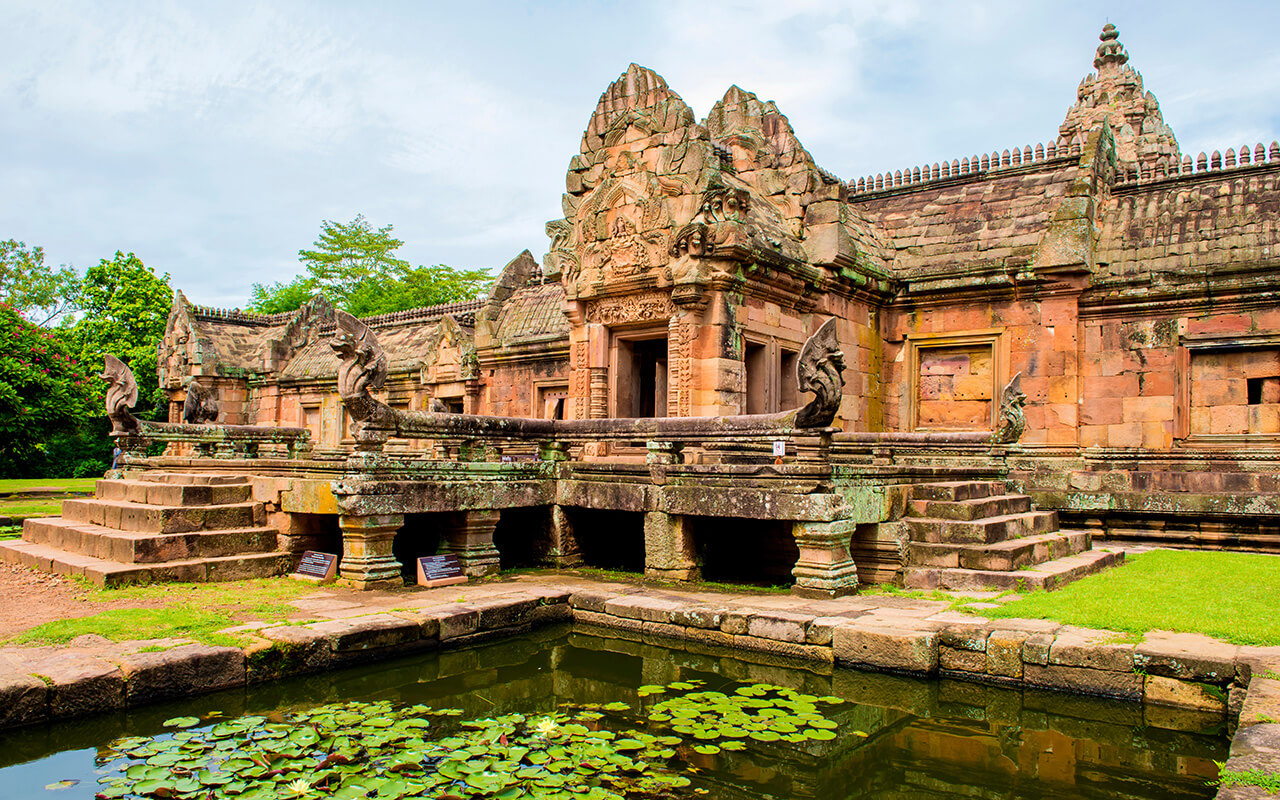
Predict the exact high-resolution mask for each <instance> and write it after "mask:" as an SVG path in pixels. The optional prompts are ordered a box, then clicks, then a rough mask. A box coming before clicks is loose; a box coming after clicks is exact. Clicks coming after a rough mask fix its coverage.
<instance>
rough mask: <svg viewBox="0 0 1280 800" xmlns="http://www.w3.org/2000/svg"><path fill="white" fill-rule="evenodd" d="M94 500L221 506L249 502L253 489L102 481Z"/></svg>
mask: <svg viewBox="0 0 1280 800" xmlns="http://www.w3.org/2000/svg"><path fill="white" fill-rule="evenodd" d="M94 496H95V497H97V498H98V499H99V500H116V501H119V502H124V503H142V504H145V505H152V506H208V505H215V506H221V505H230V504H233V503H247V502H249V500H250V499H251V498H252V496H253V487H252V486H250V485H249V484H247V483H232V484H214V485H211V484H194V483H156V482H155V481H134V480H101V481H98V482H97V484H96V485H95V486H94Z"/></svg>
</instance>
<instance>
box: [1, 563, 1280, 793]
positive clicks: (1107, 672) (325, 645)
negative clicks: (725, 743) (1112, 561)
mask: <svg viewBox="0 0 1280 800" xmlns="http://www.w3.org/2000/svg"><path fill="white" fill-rule="evenodd" d="M938 617H943V619H939V618H936V617H935V618H932V619H925V618H915V617H909V616H902V617H899V616H895V617H893V618H891V619H888V618H877V617H876V616H875V615H874V614H869V615H867V616H866V618H858V617H848V616H825V617H824V616H816V615H814V614H811V613H810V614H803V613H796V612H792V611H780V610H761V609H749V608H741V607H739V608H726V607H723V606H718V605H714V604H698V603H684V602H679V601H674V600H666V599H660V598H654V597H648V596H645V595H640V594H630V593H626V592H616V591H608V590H595V589H575V590H570V589H560V588H555V587H532V588H522V589H520V590H518V591H516V592H513V593H511V594H510V595H504V596H500V597H491V598H487V599H484V600H473V601H468V602H461V603H449V604H444V605H440V606H435V607H430V608H426V609H420V610H414V611H391V612H383V613H375V614H369V615H365V616H357V617H352V618H348V619H339V620H325V621H320V622H310V623H305V624H289V625H277V626H273V627H264V628H257V629H254V630H251V631H246V633H247V634H248V635H249V636H251V637H252V641H251V642H250V643H249V644H248V645H247V646H245V647H243V648H237V647H217V646H211V645H201V644H184V645H178V646H176V647H172V648H168V649H163V650H155V651H147V649H146V648H144V649H143V650H142V651H136V652H131V653H126V654H123V655H118V656H111V657H103V656H99V655H76V654H74V653H72V652H67V653H60V654H59V655H58V657H56V658H49V657H45V658H41V659H39V660H38V661H36V662H33V663H32V664H30V665H25V666H27V667H30V668H29V669H27V668H25V667H24V665H16V666H15V665H11V666H10V667H8V668H6V669H5V670H4V671H3V672H0V728H13V727H18V726H23V725H32V724H36V723H40V722H48V721H54V720H60V719H68V718H72V717H78V716H83V715H87V714H93V713H99V712H104V711H113V710H119V709H123V708H129V707H134V706H140V705H145V704H148V703H153V702H157V701H161V700H170V699H175V698H180V697H184V696H189V695H195V694H202V693H206V692H214V691H219V690H222V689H229V688H235V687H237V686H246V685H250V684H258V683H265V682H269V681H274V680H278V679H281V678H286V677H292V676H296V675H305V674H309V673H316V672H323V671H326V670H331V669H339V668H342V667H347V666H353V665H357V664H364V663H372V662H376V661H381V660H385V659H389V658H397V657H400V656H404V655H410V654H413V653H418V652H426V651H430V650H434V649H441V648H453V647H461V646H465V645H468V644H472V643H478V642H480V641H489V640H494V639H500V638H504V637H506V636H511V635H516V634H519V633H524V632H527V631H529V630H531V629H533V628H534V627H539V626H543V625H548V624H554V623H559V622H578V623H585V624H587V625H592V626H597V627H602V628H607V629H611V630H615V631H623V632H631V633H633V634H639V635H642V636H643V635H651V636H656V637H665V638H671V639H680V640H685V641H692V642H699V643H702V644H705V645H710V646H721V647H727V648H732V649H736V650H743V651H752V652H756V653H764V654H770V655H774V656H782V657H789V658H797V659H803V660H806V661H810V662H819V663H823V664H828V665H839V666H842V667H854V668H860V669H871V670H877V671H885V672H894V673H901V674H909V675H916V676H925V677H942V678H950V679H957V680H962V681H974V682H980V683H989V684H998V685H1003V686H1009V687H1011V688H1018V687H1023V688H1030V689H1047V690H1053V691H1061V692H1069V693H1075V694H1090V695H1097V696H1102V697H1109V698H1114V699H1119V700H1128V701H1132V702H1141V703H1142V704H1143V705H1144V708H1161V707H1163V708H1170V709H1189V710H1192V711H1195V712H1199V713H1202V714H1205V715H1211V716H1216V717H1218V718H1220V719H1226V720H1234V719H1238V725H1237V730H1236V732H1235V736H1234V738H1233V740H1232V744H1231V751H1230V753H1231V754H1230V760H1229V761H1228V762H1227V767H1226V768H1227V769H1229V770H1234V771H1248V770H1262V771H1264V772H1272V773H1275V772H1280V648H1253V647H1243V646H1237V645H1229V644H1225V643H1222V642H1217V641H1215V640H1212V639H1209V638H1207V637H1203V636H1195V635H1189V634H1161V633H1159V632H1157V633H1156V634H1149V635H1148V637H1147V640H1146V641H1144V642H1142V643H1141V644H1131V643H1126V642H1125V641H1124V637H1123V636H1121V635H1119V634H1115V633H1112V632H1108V631H1097V630H1089V629H1084V628H1075V627H1071V626H1064V625H1059V624H1057V623H1054V622H1051V621H1046V620H1025V619H993V620H983V619H980V618H972V617H965V616H963V615H959V614H942V615H938ZM1218 797H1219V798H1220V800H1251V798H1255V797H1274V795H1268V794H1266V793H1265V792H1263V790H1261V789H1258V788H1257V787H1249V786H1235V787H1226V788H1223V789H1222V790H1221V791H1220V792H1219V793H1218Z"/></svg>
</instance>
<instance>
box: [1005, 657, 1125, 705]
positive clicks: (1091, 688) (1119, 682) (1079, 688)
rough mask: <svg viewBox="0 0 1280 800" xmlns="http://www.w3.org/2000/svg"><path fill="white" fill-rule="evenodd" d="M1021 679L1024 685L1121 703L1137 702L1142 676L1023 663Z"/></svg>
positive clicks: (1112, 671)
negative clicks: (1122, 700)
mask: <svg viewBox="0 0 1280 800" xmlns="http://www.w3.org/2000/svg"><path fill="white" fill-rule="evenodd" d="M1022 680H1023V682H1024V683H1025V684H1026V685H1027V686H1034V687H1039V688H1043V689H1055V690H1058V691H1063V692H1076V693H1079V694H1095V695H1099V696H1101V697H1117V698H1122V699H1125V700H1138V699H1140V698H1141V697H1142V676H1141V675H1138V674H1137V673H1135V672H1133V671H1132V670H1130V671H1129V672H1116V671H1114V670H1107V669H1091V668H1089V667H1069V666H1062V665H1058V664H1051V665H1049V666H1040V665H1039V664H1027V663H1025V662H1024V663H1023V668H1022Z"/></svg>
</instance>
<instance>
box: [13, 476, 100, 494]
mask: <svg viewBox="0 0 1280 800" xmlns="http://www.w3.org/2000/svg"><path fill="white" fill-rule="evenodd" d="M97 480H98V479H97V478H10V479H6V480H0V494H3V493H5V492H21V491H23V490H26V489H46V488H48V489H61V490H63V491H65V492H92V491H93V484H94V482H95V481H97Z"/></svg>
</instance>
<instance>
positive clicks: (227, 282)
mask: <svg viewBox="0 0 1280 800" xmlns="http://www.w3.org/2000/svg"><path fill="white" fill-rule="evenodd" d="M1108 14H1110V15H1112V17H1111V18H1112V21H1114V22H1116V24H1117V25H1119V27H1120V29H1121V35H1122V40H1123V41H1125V43H1126V44H1127V45H1129V46H1130V51H1131V52H1132V53H1133V63H1134V65H1135V66H1136V67H1137V68H1138V69H1140V70H1142V71H1143V74H1144V77H1145V78H1146V81H1147V86H1148V88H1150V89H1152V90H1153V91H1155V93H1156V94H1157V95H1158V96H1159V98H1160V100H1161V107H1162V109H1163V111H1164V113H1165V118H1166V120H1167V121H1168V122H1169V123H1170V124H1171V125H1172V126H1173V127H1174V129H1175V131H1176V132H1177V133H1178V135H1179V140H1180V142H1181V143H1182V144H1183V147H1184V149H1186V150H1190V151H1193V152H1198V150H1200V149H1206V150H1213V149H1222V148H1225V147H1226V146H1238V145H1239V144H1241V143H1252V142H1253V141H1255V140H1258V139H1261V140H1263V141H1265V142H1270V141H1271V140H1272V139H1274V138H1277V135H1278V131H1277V126H1278V125H1280V119H1277V114H1276V111H1275V109H1276V108H1280V57H1277V56H1276V55H1275V54H1274V52H1275V49H1274V45H1273V44H1272V43H1271V41H1270V38H1271V36H1272V33H1271V31H1273V30H1274V29H1275V22H1276V21H1277V16H1278V15H1280V12H1278V11H1277V10H1276V8H1275V7H1273V6H1272V5H1270V4H1265V3H1252V4H1244V3H1240V4H1235V5H1231V4H1228V5H1227V6H1226V7H1224V8H1221V9H1219V10H1217V11H1216V12H1215V13H1214V14H1213V15H1207V14H1204V13H1202V12H1201V10H1200V8H1199V6H1198V5H1196V4H1192V3H1186V4H1183V5H1181V6H1179V5H1178V4H1168V3H1162V4H1154V3H1125V4H1123V5H1121V6H1118V7H1115V8H1112V7H1111V6H1110V5H1108V4H1104V3H1102V2H1100V1H1099V0H1086V2H1083V3H1076V4H1071V5H1067V6H1064V5H1062V4H1056V5H1048V4H1037V3H1025V2H1014V1H1013V0H983V1H981V2H979V0H969V1H968V2H927V1H926V0H913V1H912V2H902V1H895V0H881V1H880V2H872V1H871V0H861V1H859V2H846V3H840V2H832V0H798V1H796V2H778V1H777V0H750V1H748V0H742V1H740V2H732V1H731V0H713V1H712V2H700V3H688V2H676V0H664V1H663V2H658V3H655V4H631V5H629V6H626V7H620V6H613V5H607V6H606V5H596V4H591V3H577V4H575V3H568V4H564V5H560V4H557V5H548V4H540V5H538V6H527V5H523V4H516V3H511V4H505V3H487V4H486V3H472V4H462V5H459V4H451V5H447V6H446V5H435V4H421V3H415V2H410V1H409V0H401V2H399V3H396V2H390V3H379V4H367V5H361V6H355V5H344V4H339V3H318V2H303V1H302V0H275V1H274V2H273V1H272V0H263V1H262V2H243V3H233V2H218V3H211V4H195V3H187V2H176V0H175V1H174V2H164V0H155V2H148V1H147V0H133V1H132V2H126V0H113V2H91V1H90V0H82V1H81V2H49V1H48V0H41V1H40V2H27V3H19V2H12V0H11V2H8V3H6V4H4V6H3V7H0V104H2V105H3V107H4V108H6V109H7V110H8V113H6V114H5V115H3V116H2V117H0V182H3V183H4V185H5V186H6V188H7V189H8V190H9V191H7V192H6V193H5V194H4V195H0V220H3V221H4V225H5V226H6V227H5V228H4V229H0V238H8V237H10V236H16V237H18V238H25V239H27V240H28V241H29V242H30V243H33V244H42V245H44V246H45V247H46V249H47V251H48V252H49V256H50V259H51V260H54V261H60V262H67V261H70V262H72V263H76V264H77V265H80V266H84V265H86V264H88V263H91V262H93V261H96V260H97V259H98V258H100V257H102V256H105V255H109V254H110V253H111V252H113V251H114V250H116V249H125V250H135V251H137V252H138V253H139V255H141V256H142V257H143V258H144V259H145V260H147V261H148V263H150V264H151V265H152V266H153V267H155V268H156V269H157V271H160V272H164V271H168V272H171V273H173V276H174V283H175V285H177V286H181V287H183V288H184V289H187V290H189V291H188V295H189V296H191V297H192V298H193V299H196V300H197V301H200V302H207V303H216V304H223V305H237V304H239V303H241V302H243V300H244V298H245V297H246V296H247V292H248V285H249V284H250V283H251V282H254V281H271V280H282V279H287V278H288V277H290V276H291V274H292V273H293V271H294V270H296V268H297V263H296V260H295V258H296V252H297V250H298V249H299V248H300V247H303V246H306V245H308V244H309V243H310V242H311V240H312V239H313V238H314V237H315V235H316V233H317V231H318V229H319V223H320V221H321V220H322V219H325V218H330V219H343V220H345V219H350V218H351V217H353V216H354V215H355V214H356V213H359V212H364V213H365V214H366V215H367V216H369V217H370V218H371V219H373V220H375V221H376V222H378V223H379V224H386V223H393V224H395V226H396V232H397V234H398V235H399V236H400V237H401V238H403V239H405V241H406V246H405V249H404V251H403V252H404V254H405V255H406V257H408V258H409V259H410V260H411V261H415V262H417V263H438V262H445V263H451V264H455V265H457V266H466V267H471V266H500V265H501V264H503V263H505V262H506V261H507V260H508V259H509V258H510V257H511V256H512V255H514V254H515V253H516V252H518V251H519V250H520V249H523V248H525V247H528V248H530V249H532V250H534V251H535V253H539V252H540V251H541V250H543V249H545V246H546V239H545V236H544V234H543V223H544V222H545V220H547V219H550V218H553V217H557V216H559V214H560V192H561V191H562V188H563V183H562V181H563V176H564V168H565V165H566V163H567V161H568V159H569V157H570V156H572V155H573V154H574V153H575V152H576V150H577V146H578V138H579V135H580V132H581V130H582V127H583V125H585V123H586V121H587V117H588V115H589V114H590V112H591V108H592V106H593V104H594V102H595V99H596V98H597V97H598V96H599V94H600V92H601V91H603V90H604V88H605V86H606V85H607V83H608V81H609V80H611V79H612V78H613V77H615V76H616V75H618V74H619V73H621V72H622V71H623V70H624V69H625V68H626V66H627V64H628V63H629V62H631V61H638V62H640V63H643V64H645V65H646V66H649V67H652V68H654V69H656V70H657V71H659V72H660V73H662V74H663V75H664V77H666V78H667V80H668V81H669V83H670V84H671V87H672V88H673V89H674V90H675V91H677V92H679V93H680V94H681V95H682V96H683V97H684V98H685V100H686V101H688V102H689V104H690V105H691V106H692V107H693V108H694V110H695V112H696V113H697V114H698V115H700V116H701V115H705V114H706V113H707V111H708V110H709V109H710V107H711V105H712V104H713V103H714V102H715V101H716V100H717V99H719V98H720V97H721V95H722V94H723V92H724V91H725V89H727V88H728V87H729V85H731V84H735V83H736V84H738V85H740V86H742V87H743V88H744V89H747V90H749V91H753V92H756V93H757V94H758V95H759V96H760V97H761V98H762V99H766V100H775V101H777V102H778V105H779V108H780V109H781V110H782V111H783V113H785V114H787V115H788V116H789V117H790V119H791V121H792V124H793V126H794V127H795V129H796V132H797V134H798V136H799V137H800V140H801V141H802V142H803V143H804V144H805V145H806V146H808V147H809V149H810V150H811V152H813V154H814V156H815V157H816V158H817V160H818V162H819V163H820V164H822V165H823V166H824V167H826V168H828V169H831V170H833V171H834V172H836V173H837V174H840V175H841V176H843V177H846V178H849V177H853V178H856V177H858V176H859V175H864V174H868V173H871V172H873V171H881V170H885V169H889V170H892V169H898V168H902V167H905V166H908V165H919V164H921V163H924V162H932V161H935V160H941V159H943V158H947V159H950V158H959V157H963V156H965V155H971V154H973V153H975V152H980V151H983V150H985V151H988V152H989V151H990V150H992V149H1004V148H1006V147H1013V146H1017V145H1024V144H1033V143H1035V142H1039V141H1044V140H1046V139H1049V138H1051V137H1052V136H1053V135H1054V134H1055V133H1056V130H1057V125H1058V123H1059V122H1060V121H1061V119H1062V117H1063V115H1064V114H1065V112H1066V110H1067V108H1068V107H1069V106H1070V104H1071V102H1072V101H1073V99H1074V92H1075V86H1076V83H1077V82H1078V80H1079V79H1080V78H1081V77H1082V76H1083V75H1084V74H1085V73H1086V72H1088V71H1089V69H1090V68H1091V61H1092V54H1093V48H1094V46H1095V45H1096V43H1097V42H1096V38H1095V37H1096V35H1097V32H1098V30H1099V29H1100V28H1101V25H1102V23H1103V22H1104V21H1106V19H1107V16H1108ZM1193 19H1194V20H1195V21H1194V23H1192V22H1189V20H1193ZM1240 20H1248V24H1241V23H1240ZM1222 54H1227V55H1225V56H1224V55H1222Z"/></svg>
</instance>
